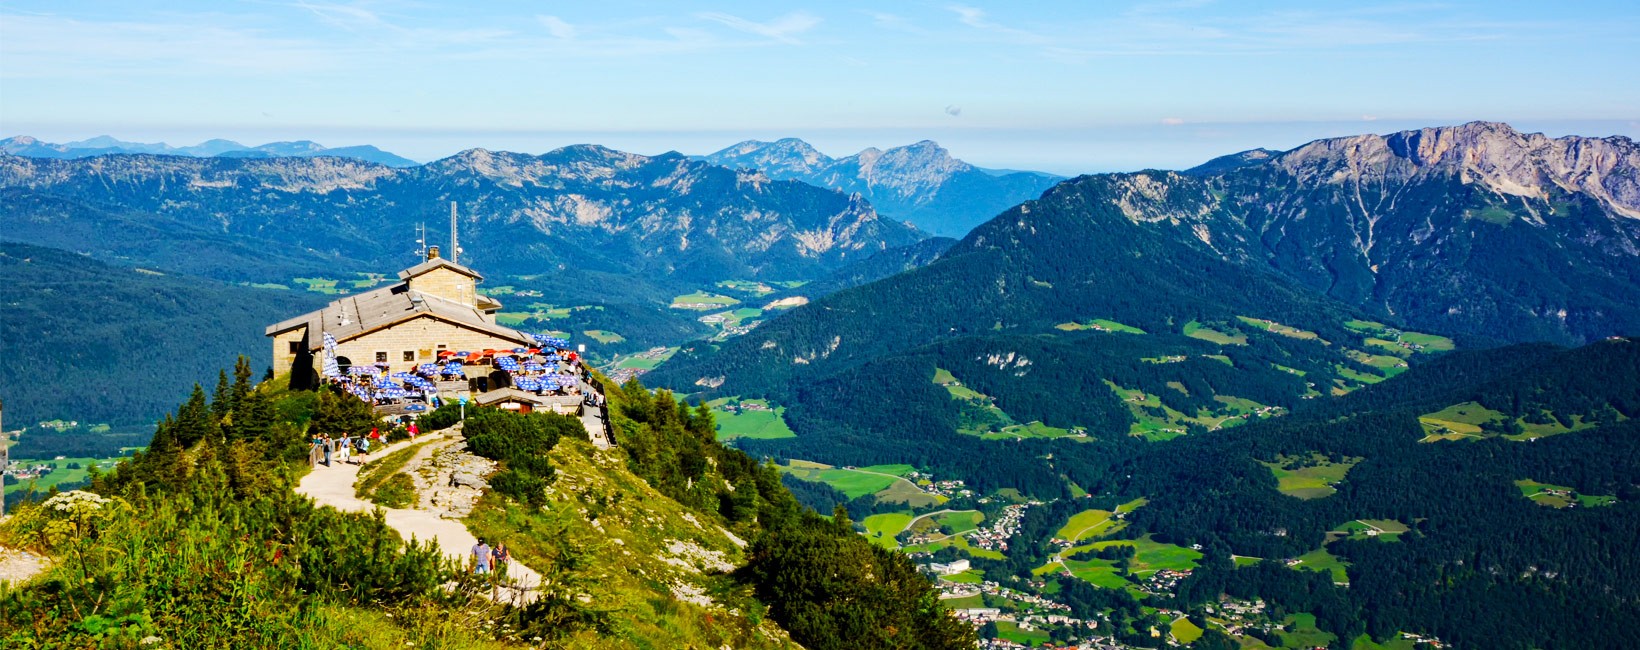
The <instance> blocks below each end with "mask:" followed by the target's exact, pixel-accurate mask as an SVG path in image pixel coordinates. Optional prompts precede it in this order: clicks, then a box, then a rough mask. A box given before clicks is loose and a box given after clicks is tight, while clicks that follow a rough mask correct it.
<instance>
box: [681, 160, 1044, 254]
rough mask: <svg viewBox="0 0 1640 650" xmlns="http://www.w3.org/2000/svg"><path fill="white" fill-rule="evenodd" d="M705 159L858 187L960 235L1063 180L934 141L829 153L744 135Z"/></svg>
mask: <svg viewBox="0 0 1640 650" xmlns="http://www.w3.org/2000/svg"><path fill="white" fill-rule="evenodd" d="M700 158H701V160H705V161H707V162H710V163H713V164H717V165H723V166H725V167H733V168H739V169H757V170H760V171H762V172H763V173H765V174H768V175H769V177H771V178H779V179H786V180H799V181H803V182H805V183H810V184H813V185H818V186H821V187H829V188H832V189H836V190H841V191H843V192H849V193H858V194H860V195H861V196H864V197H865V198H866V199H867V200H869V201H871V204H872V205H874V206H876V207H877V209H878V210H880V211H882V212H883V213H884V214H886V215H889V216H891V217H893V218H896V219H904V220H906V221H910V222H911V223H913V224H915V225H916V226H917V227H918V228H920V229H922V230H924V231H927V232H929V233H932V234H935V235H939V236H943V237H961V236H963V235H965V234H967V233H968V231H969V230H970V229H972V228H973V227H974V226H976V225H979V224H980V223H982V222H984V221H986V220H988V219H990V218H991V217H993V216H996V214H997V213H999V212H1001V211H1003V210H1006V209H1008V208H1009V207H1012V206H1014V205H1017V204H1019V203H1020V202H1022V201H1025V200H1028V199H1033V198H1036V197H1037V195H1039V194H1041V193H1042V191H1043V190H1046V189H1048V188H1049V187H1051V186H1053V184H1055V183H1057V182H1059V181H1061V180H1064V178H1063V177H1060V176H1055V175H1053V174H1047V173H1042V172H1021V171H1009V170H990V169H983V168H980V167H975V166H973V165H970V164H968V163H966V162H963V161H961V160H957V159H956V158H952V157H951V153H950V152H948V151H946V150H945V149H944V148H942V147H940V145H939V144H937V143H935V142H933V141H931V140H923V141H921V142H917V143H915V144H910V145H906V146H903V147H894V148H892V149H888V150H879V149H876V148H871V149H866V150H864V151H861V152H860V153H857V154H854V155H852V156H847V157H843V158H831V157H829V156H827V155H825V154H823V153H820V152H819V151H818V150H816V149H815V148H814V147H813V146H811V145H809V143H807V142H804V141H802V140H799V139H796V138H784V139H781V140H776V141H774V142H761V141H757V140H747V141H745V142H741V143H739V144H735V145H732V146H730V147H728V148H725V149H723V150H721V151H718V152H715V153H712V154H710V155H706V156H701V157H700Z"/></svg>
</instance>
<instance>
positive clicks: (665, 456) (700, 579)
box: [0, 362, 973, 650]
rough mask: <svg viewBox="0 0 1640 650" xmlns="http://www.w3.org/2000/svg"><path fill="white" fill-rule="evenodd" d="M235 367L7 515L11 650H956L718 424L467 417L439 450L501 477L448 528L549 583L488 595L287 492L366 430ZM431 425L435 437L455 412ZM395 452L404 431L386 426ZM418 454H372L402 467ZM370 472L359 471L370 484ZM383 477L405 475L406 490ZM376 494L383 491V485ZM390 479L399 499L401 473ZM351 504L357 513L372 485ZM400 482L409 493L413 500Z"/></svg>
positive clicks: (645, 411) (949, 633) (962, 628)
mask: <svg viewBox="0 0 1640 650" xmlns="http://www.w3.org/2000/svg"><path fill="white" fill-rule="evenodd" d="M249 376H250V374H249V372H248V367H247V366H245V365H244V364H243V362H242V363H241V364H240V367H239V369H238V372H236V374H235V379H234V380H232V381H231V382H229V381H227V380H224V381H223V382H222V385H221V386H219V387H218V389H217V390H216V391H215V395H216V396H215V398H212V399H207V398H206V396H205V392H204V391H202V390H200V389H199V388H198V387H197V386H196V387H195V389H194V391H193V395H192V397H191V398H189V400H188V401H187V402H186V403H185V404H183V405H182V406H180V407H179V408H178V409H177V410H176V412H175V414H174V416H171V417H167V418H166V420H165V421H164V422H163V423H162V424H161V425H160V427H159V429H158V431H157V432H156V433H155V435H154V440H153V443H152V444H151V445H150V446H149V448H148V449H147V450H146V451H143V452H140V453H138V454H137V455H136V457H135V458H133V459H130V460H127V461H125V462H123V463H121V464H120V465H119V466H118V467H117V468H116V469H115V470H114V471H113V472H111V473H103V474H95V473H94V474H93V476H92V481H91V486H90V489H89V491H84V492H82V491H76V492H69V493H65V494H62V495H56V496H53V497H51V498H50V499H48V500H47V501H46V502H45V503H44V504H40V505H38V506H32V507H30V506H25V507H23V508H19V509H18V510H17V512H16V513H15V514H14V516H13V517H11V518H10V519H9V520H7V521H6V522H5V523H4V525H0V543H3V544H5V545H6V546H7V547H10V548H23V549H28V550H30V551H32V552H34V553H37V554H40V555H42V556H44V557H47V558H49V559H50V560H51V562H50V563H49V564H48V565H47V566H46V567H45V569H44V573H43V574H42V575H40V576H39V577H36V578H34V579H32V580H31V581H28V582H25V583H23V584H21V585H18V586H16V587H14V588H8V589H5V590H3V593H0V641H3V642H4V644H5V645H7V647H13V646H16V647H44V646H52V647H54V646H59V645H73V646H80V645H86V646H115V647H132V646H138V645H154V644H163V645H165V646H167V647H176V648H215V647H224V646H229V647H360V648H382V649H385V648H399V647H405V646H416V647H429V648H467V649H492V648H493V649H500V648H586V647H601V648H605V647H607V648H656V647H668V648H670V647H712V648H717V647H737V648H801V647H809V648H824V649H839V650H841V649H843V648H883V649H887V648H923V649H927V650H945V649H956V648H967V647H971V646H972V645H973V631H972V629H971V628H970V627H969V626H968V625H966V624H965V623H962V622H959V621H957V620H956V619H955V618H952V617H951V616H949V615H948V614H947V613H946V612H945V611H944V610H943V609H941V607H940V606H939V604H938V600H937V599H936V598H935V596H934V594H933V592H932V588H931V586H930V585H929V583H928V582H927V581H926V580H925V579H924V578H922V577H921V576H920V575H918V574H917V573H916V569H915V567H914V566H913V565H912V564H911V562H910V560H909V559H907V558H905V557H904V556H901V555H899V554H897V553H892V552H889V551H887V550H884V549H879V548H875V547H873V546H872V545H870V544H869V543H868V542H867V541H866V540H864V539H863V538H861V537H858V536H856V535H855V534H854V533H853V531H852V529H851V528H850V526H849V522H848V519H847V516H846V514H844V515H839V516H838V517H837V518H836V519H835V520H829V521H828V520H826V519H824V518H822V517H821V516H819V515H818V514H816V513H814V512H812V511H808V510H805V509H803V508H802V507H801V506H799V505H798V504H797V502H796V501H795V500H793V498H792V496H791V494H790V493H789V492H788V491H787V490H786V488H784V487H783V486H782V484H781V482H780V479H779V478H778V475H777V474H776V472H775V470H774V469H773V468H772V467H771V466H767V465H759V464H758V463H757V462H756V461H754V460H752V459H751V458H750V457H748V456H746V455H745V454H743V453H741V452H739V451H737V450H733V449H726V448H724V447H722V446H721V445H718V444H717V443H716V442H715V441H713V439H712V433H711V431H712V415H711V414H710V412H708V411H705V410H698V411H691V410H690V409H689V408H688V407H687V406H686V405H684V404H680V403H678V402H675V401H673V399H672V397H671V396H670V394H667V393H665V392H662V393H660V394H656V395H651V394H650V393H649V392H648V391H647V390H646V389H644V388H643V387H642V386H639V385H637V384H635V383H634V384H628V385H627V386H625V387H622V388H619V389H615V390H612V391H611V392H610V394H609V404H610V406H611V407H612V412H611V424H612V425H613V426H614V427H615V428H616V429H617V430H618V431H619V432H620V435H621V436H622V439H623V441H624V442H625V447H617V448H614V449H610V450H598V449H596V448H594V447H593V446H592V445H591V444H589V443H588V442H587V441H586V440H585V436H586V433H585V429H584V428H582V425H581V423H580V422H579V421H578V420H576V419H574V418H570V417H564V416H559V415H555V414H548V413H536V414H528V415H520V414H517V413H511V412H506V411H500V410H488V409H478V408H469V409H467V411H466V419H465V422H464V427H463V428H461V429H452V430H451V432H447V433H446V434H445V436H446V438H445V439H444V440H438V439H434V440H432V441H428V442H424V443H422V444H423V445H426V444H432V445H445V444H447V443H448V442H450V441H451V440H450V439H451V438H453V439H454V440H455V441H459V442H461V443H462V444H463V446H464V447H465V449H466V450H467V451H468V452H469V453H471V454H475V455H477V456H479V457H481V459H488V460H489V461H494V462H496V463H498V466H497V467H496V469H497V470H498V473H496V474H493V475H492V476H491V477H490V479H491V480H490V485H491V486H492V487H493V489H492V490H489V491H488V492H486V493H485V494H484V496H483V497H482V499H481V500H480V501H479V502H478V503H477V504H476V505H475V506H474V510H473V511H472V512H471V514H469V515H467V517H466V518H465V519H464V523H465V524H466V525H467V526H468V527H469V528H470V529H471V530H472V531H473V532H474V533H476V534H478V535H481V536H483V537H485V538H488V539H490V540H499V541H504V542H505V543H506V544H507V545H508V546H509V547H510V548H511V549H512V561H513V562H518V563H523V564H524V565H525V566H530V567H534V568H536V569H538V571H539V572H540V573H541V575H542V576H543V578H544V579H543V580H542V581H540V583H539V585H538V587H537V588H536V590H535V593H534V596H535V597H534V598H533V599H531V600H530V602H528V603H527V604H521V605H505V604H502V603H500V602H495V594H497V593H504V592H497V591H496V590H495V589H494V588H493V587H492V586H490V585H489V584H487V583H486V578H485V576H482V575H474V574H473V573H471V572H469V571H467V570H466V569H465V568H464V567H462V566H460V565H458V563H456V562H453V561H451V560H450V559H448V558H446V557H445V556H443V555H441V553H440V552H439V550H438V549H437V548H436V547H434V546H432V545H429V544H427V543H424V542H417V541H414V540H411V541H406V540H403V539H402V538H401V537H400V535H399V533H398V532H396V531H395V530H394V529H393V528H390V527H389V526H388V525H387V524H386V523H385V521H384V518H383V515H382V514H381V512H380V511H377V512H375V513H373V514H360V513H342V512H338V511H337V510H335V509H332V508H330V507H320V506H316V505H315V503H314V502H313V501H312V500H310V499H308V498H306V497H302V496H298V495H297V494H296V493H295V492H294V491H293V489H292V488H293V486H294V485H296V484H297V482H298V481H300V480H301V478H302V477H303V475H305V474H307V473H308V472H310V471H318V472H323V471H338V470H335V469H333V468H317V469H310V468H309V467H308V464H307V455H308V451H307V450H308V443H307V440H308V439H309V437H311V436H314V435H319V434H326V435H331V436H342V435H348V436H360V435H364V434H365V433H368V432H369V431H370V430H371V429H372V428H373V427H374V426H376V425H377V424H378V422H376V421H375V419H374V418H372V417H371V416H370V413H369V408H368V406H367V405H365V404H364V403H363V402H360V401H358V400H355V399H353V398H352V397H350V396H347V395H341V394H333V393H329V392H325V393H313V392H305V391H290V390H287V389H286V388H285V387H284V386H283V384H282V379H283V378H279V379H275V380H270V381H267V382H263V383H261V384H260V385H253V384H252V382H250V381H249ZM456 408H457V407H455V406H447V407H445V408H443V409H440V410H439V411H435V412H434V413H431V414H429V415H428V416H427V417H426V418H424V420H423V423H424V424H426V425H427V429H425V430H424V431H426V432H431V431H433V430H436V429H441V428H443V427H445V426H448V425H450V424H453V423H455V422H456V421H457V419H459V418H460V417H461V416H460V415H459V414H458V413H457V412H456ZM389 437H390V438H391V437H402V431H397V432H394V434H393V435H391V436H389ZM416 451H417V448H416V447H413V446H412V447H408V448H402V449H397V450H395V451H394V452H393V453H391V454H388V455H386V456H383V457H381V458H377V459H375V460H373V461H372V464H371V465H369V466H367V467H366V468H365V469H366V470H368V471H369V472H388V473H392V472H396V471H399V469H401V468H404V467H405V463H407V462H409V460H410V458H411V457H412V456H414V455H415V454H416ZM370 478H374V475H373V474H369V475H366V479H367V481H368V480H369V479H370ZM396 478H406V477H403V476H402V472H400V476H398V477H396ZM386 480H387V481H389V482H390V481H392V480H394V479H393V478H388V479H386ZM401 483H403V484H406V485H411V486H414V485H415V484H414V482H413V481H409V480H402V481H401ZM358 489H359V490H360V497H361V498H364V497H369V498H371V499H372V500H374V499H377V498H378V497H379V496H380V491H379V490H378V491H377V492H375V493H367V490H366V489H365V487H364V482H361V484H360V486H359V487H358ZM407 489H409V490H410V491H411V494H410V496H409V500H410V501H411V502H415V501H417V499H418V497H417V496H416V495H415V494H414V492H415V488H414V487H410V488H407Z"/></svg>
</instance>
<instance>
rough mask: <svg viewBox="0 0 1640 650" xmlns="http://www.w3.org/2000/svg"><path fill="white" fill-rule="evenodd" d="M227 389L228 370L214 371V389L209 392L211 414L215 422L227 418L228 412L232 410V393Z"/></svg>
mask: <svg viewBox="0 0 1640 650" xmlns="http://www.w3.org/2000/svg"><path fill="white" fill-rule="evenodd" d="M229 389H230V387H229V385H228V372H227V371H226V370H218V371H216V391H215V392H213V393H211V416H213V417H215V418H216V421H217V422H221V421H223V420H226V419H228V413H230V412H232V411H233V394H232V393H230V392H229Z"/></svg>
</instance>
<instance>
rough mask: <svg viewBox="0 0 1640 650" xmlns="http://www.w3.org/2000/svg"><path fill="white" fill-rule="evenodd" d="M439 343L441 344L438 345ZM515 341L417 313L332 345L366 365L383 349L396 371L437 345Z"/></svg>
mask: <svg viewBox="0 0 1640 650" xmlns="http://www.w3.org/2000/svg"><path fill="white" fill-rule="evenodd" d="M440 345H443V346H445V347H444V348H440V347H439V346H440ZM519 345H521V344H520V343H518V342H515V341H509V340H506V339H503V338H500V337H497V336H492V335H490V334H486V333H483V332H478V331H474V330H470V329H467V328H465V327H461V326H459V325H454V324H451V323H448V322H445V321H442V320H439V319H437V318H433V317H432V316H420V317H417V318H413V319H411V320H407V321H404V322H402V323H399V324H397V325H394V326H392V327H389V328H386V329H382V330H377V331H375V332H371V333H370V334H366V335H364V336H361V337H359V338H356V339H350V340H347V341H343V342H341V343H340V344H338V345H337V346H336V356H338V357H347V358H348V360H349V361H351V362H352V363H353V364H354V365H370V364H373V363H376V353H377V352H386V353H387V363H388V365H389V366H390V368H391V370H390V372H400V371H410V370H414V369H415V366H416V365H418V364H422V363H432V362H434V361H436V360H438V351H439V350H440V349H448V350H452V351H456V352H477V351H480V350H486V349H497V350H502V349H506V350H511V349H513V348H516V347H518V346H519ZM405 352H411V353H412V354H411V356H413V357H415V358H414V359H413V360H411V361H405V360H404V353H405ZM276 372H277V371H276ZM469 376H471V373H469Z"/></svg>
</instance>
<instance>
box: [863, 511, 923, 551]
mask: <svg viewBox="0 0 1640 650" xmlns="http://www.w3.org/2000/svg"><path fill="white" fill-rule="evenodd" d="M909 523H911V513H908V512H885V513H881V514H875V515H871V516H870V517H866V518H865V519H864V520H862V521H861V522H860V524H861V525H863V526H865V527H866V539H869V540H871V543H873V544H876V545H878V546H881V547H883V548H887V549H891V550H892V549H897V548H899V547H900V544H899V542H896V541H895V540H894V536H895V535H898V534H900V531H902V530H905V525H906V524H909Z"/></svg>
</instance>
